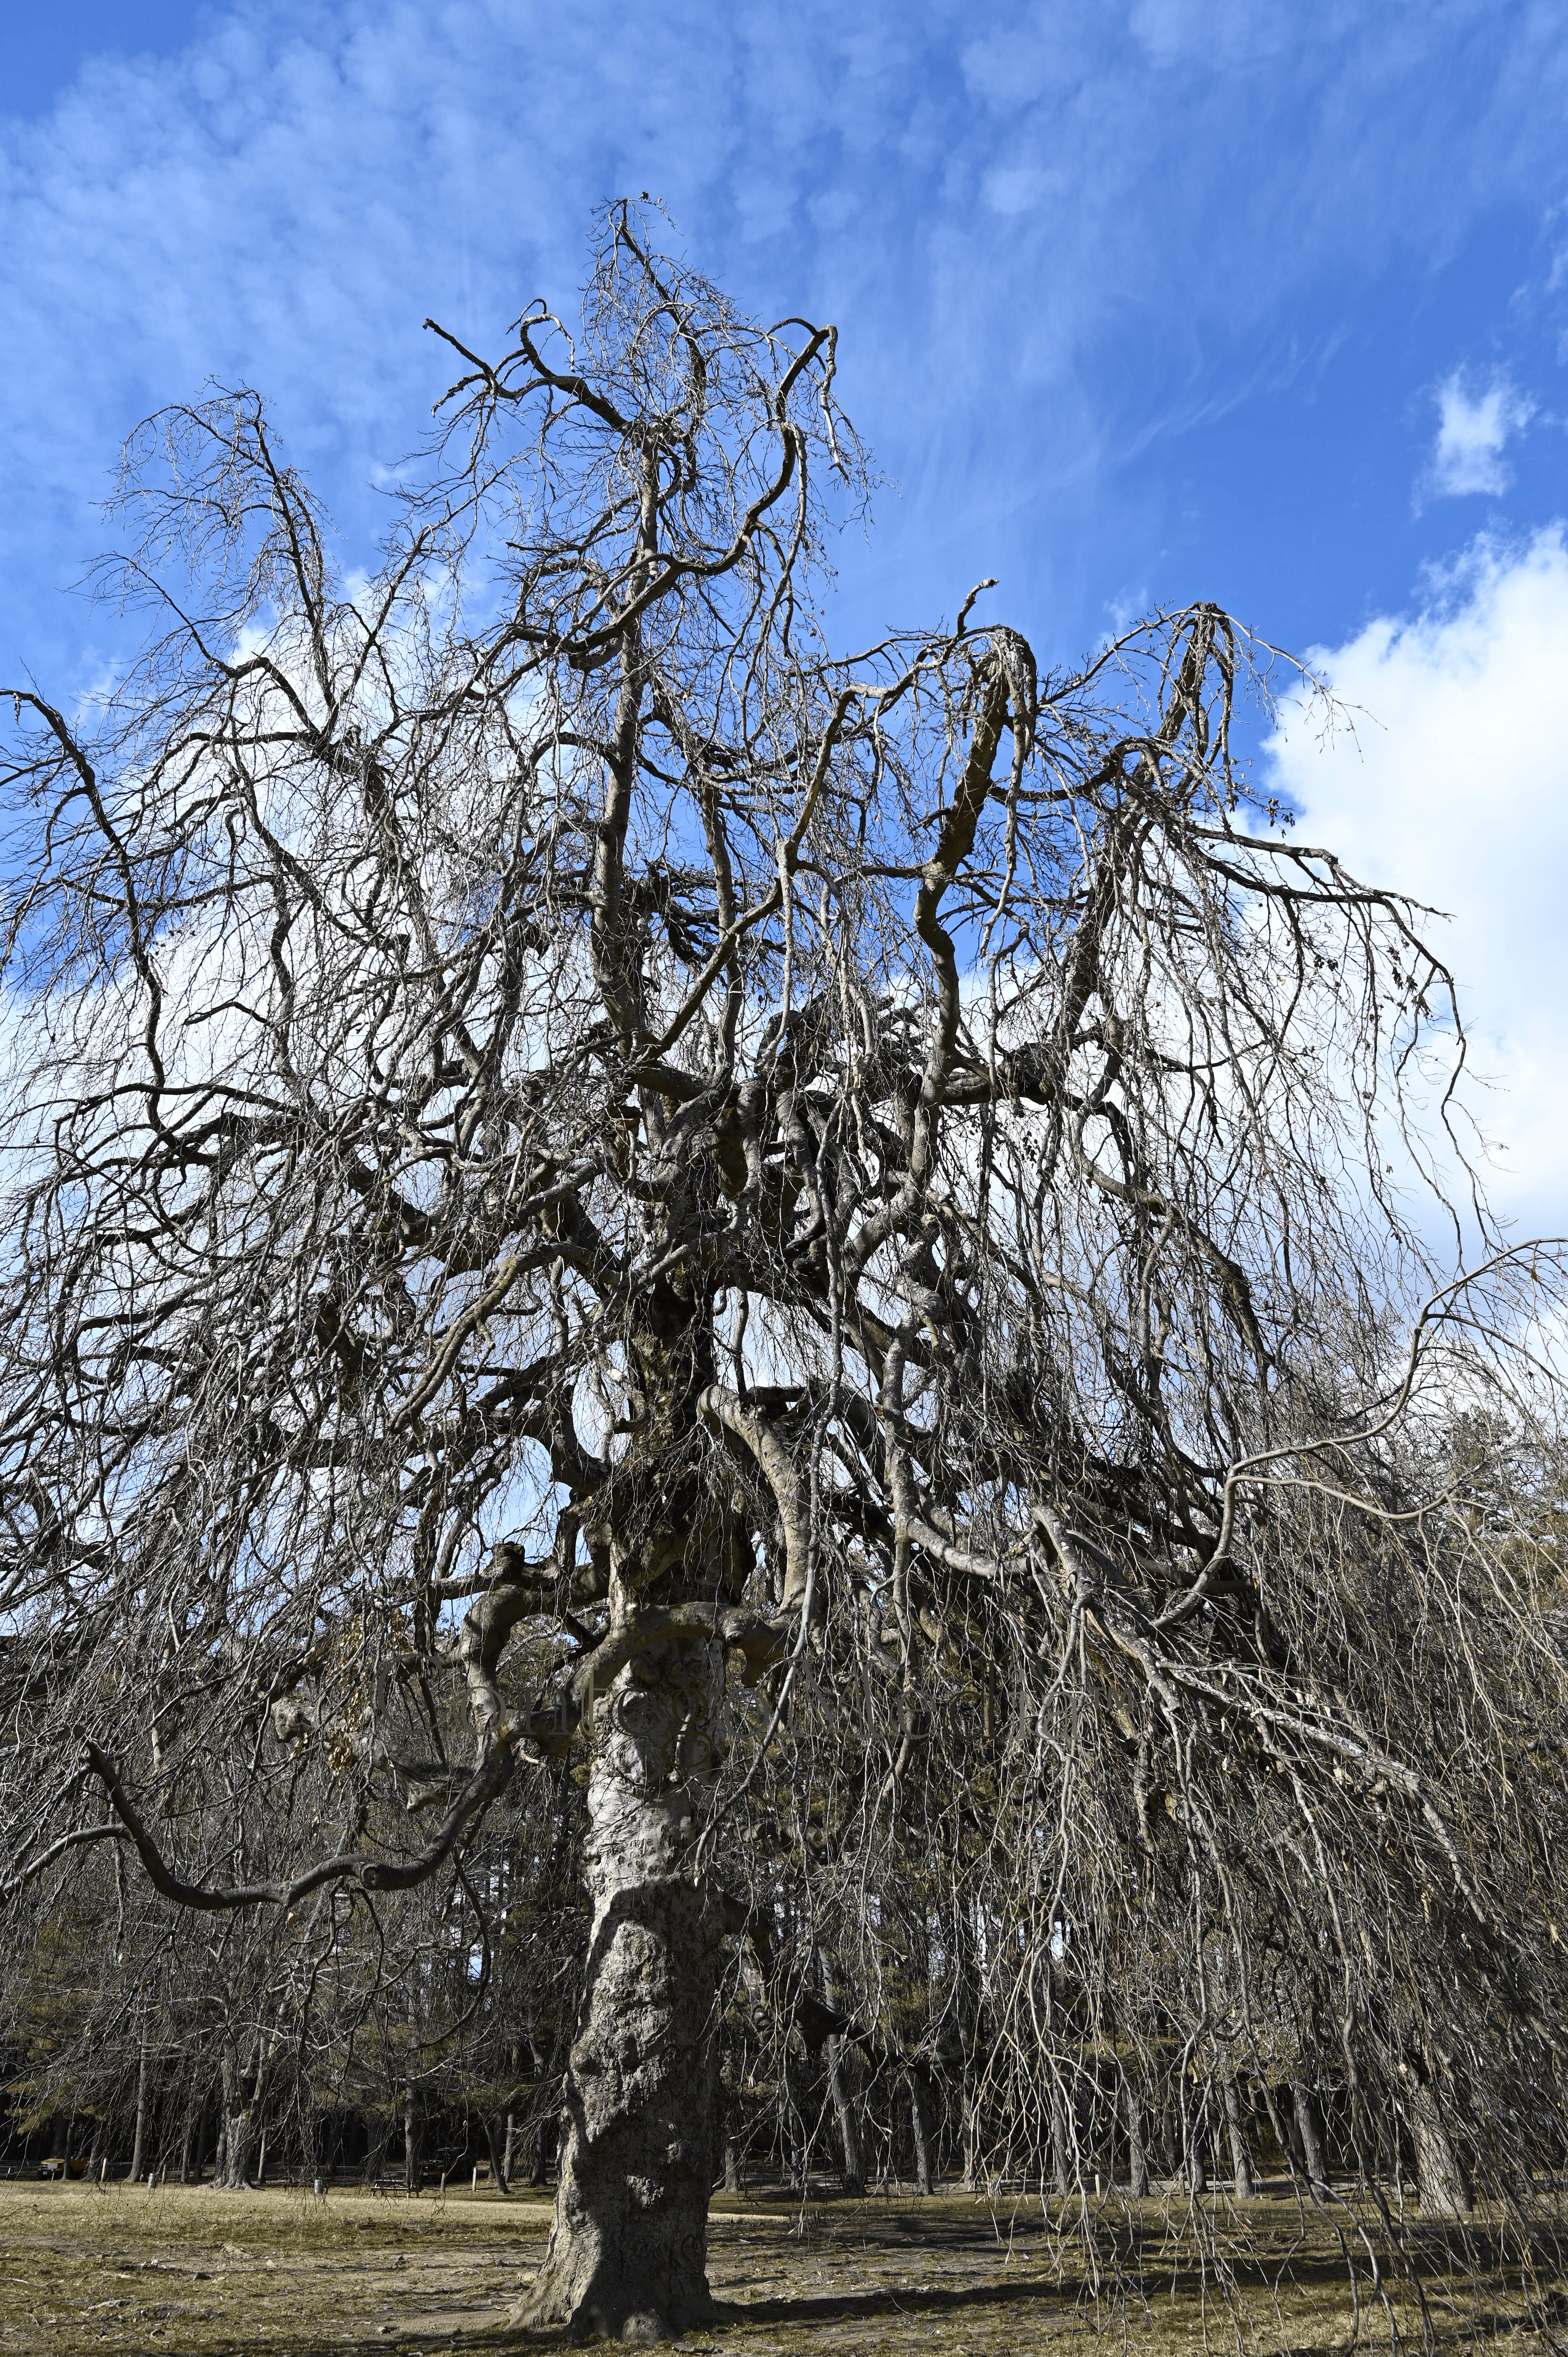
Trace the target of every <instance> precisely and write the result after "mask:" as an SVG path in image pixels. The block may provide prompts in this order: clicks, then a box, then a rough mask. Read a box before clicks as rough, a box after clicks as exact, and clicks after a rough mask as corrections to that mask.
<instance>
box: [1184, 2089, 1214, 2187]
mask: <svg viewBox="0 0 1568 2357" xmlns="http://www.w3.org/2000/svg"><path fill="white" fill-rule="evenodd" d="M1177 2116H1178V2118H1179V2120H1180V2123H1181V2136H1182V2147H1183V2149H1182V2163H1183V2168H1182V2174H1183V2175H1184V2176H1185V2178H1186V2179H1187V2191H1188V2192H1189V2193H1205V2192H1207V2191H1208V2169H1207V2167H1206V2165H1205V2162H1204V2157H1203V2144H1204V2136H1203V2131H1204V2126H1205V2121H1204V2115H1203V2094H1202V2090H1201V2089H1199V2088H1196V2087H1195V2088H1194V2089H1193V2091H1192V2100H1191V2102H1190V2103H1189V2102H1188V2101H1187V2090H1186V2088H1185V2087H1184V2088H1183V2090H1182V2093H1181V2097H1180V2100H1179V2104H1178V2111H1177Z"/></svg>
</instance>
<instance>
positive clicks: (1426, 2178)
mask: <svg viewBox="0 0 1568 2357" xmlns="http://www.w3.org/2000/svg"><path fill="white" fill-rule="evenodd" d="M1407 2109H1408V2112H1409V2116H1410V2133H1411V2140H1412V2143H1413V2144H1414V2146H1415V2182H1416V2190H1417V2192H1418V2194H1419V2195H1420V2199H1421V2206H1422V2209H1423V2212H1425V2214H1426V2215H1427V2216H1428V2217H1432V2218H1467V2217H1468V2216H1469V2215H1470V2187H1469V2183H1468V2180H1467V2179H1466V2175H1465V2168H1464V2163H1463V2162H1462V2161H1461V2160H1460V2158H1459V2156H1458V2154H1457V2153H1456V2152H1455V2149H1454V2144H1453V2139H1452V2138H1451V2137H1450V2136H1449V2134H1448V2131H1447V2129H1446V2128H1445V2127H1444V2125H1443V2118H1442V2115H1441V2114H1440V2113H1439V2111H1438V2108H1437V2099H1436V2097H1435V2096H1434V2094H1433V2092H1432V2090H1431V2088H1430V2087H1428V2086H1424V2085H1422V2084H1419V2083H1418V2084H1417V2085H1415V2086H1413V2087H1412V2088H1411V2089H1410V2091H1409V2094H1408V2098H1407Z"/></svg>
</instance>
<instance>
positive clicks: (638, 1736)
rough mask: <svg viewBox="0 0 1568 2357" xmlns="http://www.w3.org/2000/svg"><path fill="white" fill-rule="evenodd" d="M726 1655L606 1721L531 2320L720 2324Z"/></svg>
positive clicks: (663, 1647) (630, 1688)
mask: <svg viewBox="0 0 1568 2357" xmlns="http://www.w3.org/2000/svg"><path fill="white" fill-rule="evenodd" d="M722 1677H723V1663H722V1652H721V1649H720V1648H719V1647H718V1646H716V1645H714V1643H712V1642H711V1641H708V1640H707V1639H705V1638H702V1637H687V1638H680V1639H677V1640H675V1641H671V1642H665V1643H663V1644H660V1645H659V1646H657V1647H654V1648H652V1649H650V1651H649V1652H644V1653H641V1654H639V1655H638V1656H637V1657H636V1658H635V1659H634V1660H633V1661H631V1662H629V1663H628V1664H627V1665H626V1667H625V1668H624V1669H623V1670H622V1671H621V1672H620V1674H618V1677H617V1678H616V1680H615V1682H614V1684H612V1685H611V1686H610V1688H609V1690H608V1692H607V1693H606V1694H605V1695H601V1696H600V1697H599V1699H598V1703H597V1707H596V1711H595V1714H594V1727H593V1736H592V1741H593V1761H592V1768H591V1770H590V1777H589V1784H588V1813H589V1820H590V1831H589V1835H588V1841H587V1845H586V1860H587V1873H588V1887H589V1890H590V1893H591V1895H592V1899H593V1909H594V1916H593V1932H592V1935H591V1939H590V1943H589V1949H588V1960H587V1966H586V1970H585V1979H584V1991H583V2002H582V2010H581V2013H580V2015H579V2017H578V2025H577V2035H576V2038H575V2041H574V2043H573V2047H572V2055H571V2063H570V2068H569V2071H568V2074H567V2084H566V2106H565V2118H564V2139H563V2145H562V2156H561V2174H560V2184H559V2190H558V2191H557V2194H556V2200H555V2222H554V2226H553V2231H552V2233H551V2237H550V2247H549V2250H548V2252H547V2253H546V2255H545V2259H544V2264H543V2266H542V2268H541V2269H540V2272H539V2279H538V2282H537V2284H536V2285H535V2287H534V2290H533V2294H532V2298H531V2299H530V2301H529V2302H528V2304H527V2307H526V2309H525V2310H524V2312H523V2317H522V2319H521V2320H523V2321H526V2322H528V2323H530V2324H546V2323H550V2324H565V2325H566V2326H567V2327H568V2328H569V2329H570V2330H573V2331H575V2332H580V2333H588V2332H603V2333H610V2334H616V2335H618V2336H619V2337H620V2338H621V2339H623V2340H627V2341H659V2340H662V2339H664V2338H666V2337H667V2336H669V2335H671V2334H673V2333H678V2332H683V2331H685V2330H688V2329H689V2328H690V2327H691V2326H692V2325H693V2324H695V2323H698V2322H700V2321H702V2320H703V2319H705V2318H708V2317H711V2316H712V2315H713V2313H714V2302H713V2299H712V2297H711V2295H710V2293H709V2290H708V2278H707V2239H708V2196H709V2192H710V2190H711V2188H712V2185H713V2181H714V2100H713V2093H714V2091H713V2084H712V2076H713V2065H714V2006H715V1996H716V1990H717V1981H718V1972H717V1965H718V1948H719V1941H720V1938H721V1936H722V1919H721V1918H720V1916H719V1914H718V1913H717V1911H716V1910H714V1909H713V1908H712V1907H711V1906H710V1904H709V1902H708V1901H707V1900H706V1899H705V1897H704V1893H703V1889H702V1887H701V1885H700V1883H699V1882H698V1880H697V1879H696V1878H695V1873H694V1864H693V1848H694V1843H695V1837H696V1834H697V1831H698V1828H699V1826H700V1824H701V1823H702V1819H703V1810H704V1806H705V1803H706V1802H707V1799H708V1797H709V1794H710V1792H711V1790H712V1785H713V1776H714V1728H715V1726H716V1721H717V1710H718V1704H719V1698H720V1693H721V1680H722Z"/></svg>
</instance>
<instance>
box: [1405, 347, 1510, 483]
mask: <svg viewBox="0 0 1568 2357" xmlns="http://www.w3.org/2000/svg"><path fill="white" fill-rule="evenodd" d="M1436 400H1437V413H1438V425H1437V438H1436V440H1435V442H1434V445H1433V449H1432V457H1431V460H1430V462H1429V464H1428V466H1427V468H1426V471H1425V473H1424V474H1423V476H1422V478H1421V480H1420V482H1419V483H1418V485H1417V487H1416V495H1417V498H1418V500H1420V499H1438V500H1459V499H1466V498H1468V497H1470V496H1471V495H1473V494H1475V493H1477V492H1487V493H1489V494H1490V495H1491V496H1492V497H1493V498H1496V497H1497V496H1498V494H1499V493H1500V492H1503V491H1506V490H1507V489H1508V487H1509V483H1510V482H1511V481H1512V480H1513V469H1512V468H1510V467H1509V463H1508V461H1507V459H1506V458H1505V457H1504V456H1503V452H1504V450H1505V449H1506V448H1507V447H1508V443H1509V437H1510V436H1512V435H1515V434H1518V433H1521V432H1522V431H1523V429H1524V427H1525V426H1526V425H1529V423H1530V419H1531V418H1532V417H1533V416H1534V414H1535V404H1534V402H1533V401H1531V400H1530V398H1529V397H1528V395H1526V394H1524V393H1520V392H1519V391H1518V390H1517V389H1516V387H1515V386H1514V385H1513V384H1512V383H1511V382H1509V379H1508V378H1507V377H1506V376H1494V377H1493V378H1492V380H1491V381H1490V382H1489V383H1487V384H1486V385H1483V386H1481V387H1479V388H1475V387H1473V386H1472V384H1471V383H1470V382H1469V380H1468V379H1467V378H1466V375H1465V372H1464V371H1463V370H1460V369H1455V371H1454V373H1453V375H1452V376H1448V377H1445V378H1444V381H1443V382H1442V383H1441V384H1440V385H1439V386H1438V388H1437V393H1436Z"/></svg>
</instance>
